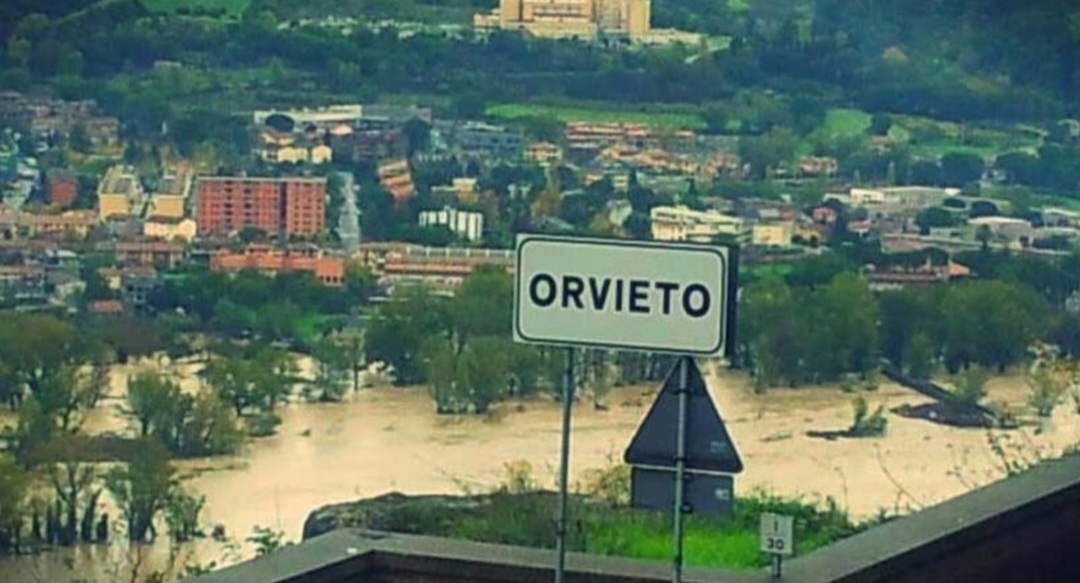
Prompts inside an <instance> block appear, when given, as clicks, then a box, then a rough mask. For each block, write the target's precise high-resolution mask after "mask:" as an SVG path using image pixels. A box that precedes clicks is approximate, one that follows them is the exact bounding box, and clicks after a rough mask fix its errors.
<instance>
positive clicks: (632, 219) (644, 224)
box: [623, 211, 652, 241]
mask: <svg viewBox="0 0 1080 583" xmlns="http://www.w3.org/2000/svg"><path fill="white" fill-rule="evenodd" d="M623 229H625V230H626V233H627V234H628V235H630V237H631V238H632V239H637V240H638V241H648V240H650V239H652V219H650V218H649V215H648V214H646V213H640V212H637V211H635V212H633V213H631V214H630V216H629V217H627V218H626V222H625V223H623Z"/></svg>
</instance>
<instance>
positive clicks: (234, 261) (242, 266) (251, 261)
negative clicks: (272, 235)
mask: <svg viewBox="0 0 1080 583" xmlns="http://www.w3.org/2000/svg"><path fill="white" fill-rule="evenodd" d="M248 269H253V270H256V271H261V272H263V273H269V274H275V275H276V274H279V273H291V272H307V273H310V274H312V275H313V276H314V277H315V279H318V280H319V281H320V282H322V283H324V284H326V285H330V286H340V285H343V284H344V282H345V260H344V259H342V258H341V257H327V256H325V255H323V253H322V251H321V250H320V249H319V248H318V247H316V246H314V245H301V246H295V247H290V248H288V249H275V248H272V247H269V246H267V245H249V246H248V247H247V248H246V249H244V250H243V251H242V252H239V253H236V252H232V251H229V250H227V249H220V250H218V251H216V252H215V253H214V254H213V255H211V256H210V270H211V271H219V272H227V273H233V272H237V271H244V270H248Z"/></svg>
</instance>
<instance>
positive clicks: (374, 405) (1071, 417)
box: [0, 363, 1080, 583]
mask: <svg viewBox="0 0 1080 583" xmlns="http://www.w3.org/2000/svg"><path fill="white" fill-rule="evenodd" d="M703 369H704V372H705V374H706V379H707V381H708V384H709V389H710V391H711V393H712V395H713V398H714V399H715V401H716V403H717V406H718V408H719V410H720V413H721V415H722V416H723V417H724V419H725V421H726V424H727V427H728V431H729V432H730V434H731V436H732V438H733V440H734V441H735V444H736V447H737V448H738V450H739V452H740V454H741V455H742V458H743V462H744V465H745V467H746V470H745V472H743V473H742V474H740V475H739V476H738V477H737V479H736V496H738V494H739V492H743V493H745V492H747V491H748V490H750V489H753V488H761V489H765V490H768V491H771V492H775V493H777V494H783V495H798V496H804V497H806V498H808V499H811V500H823V499H824V498H825V497H827V496H828V497H832V498H834V499H835V500H836V501H837V502H838V503H839V504H840V505H841V506H842V507H844V508H846V509H847V510H848V511H849V512H850V513H851V514H852V515H853V517H855V518H857V519H862V518H867V517H870V516H873V515H875V514H876V513H878V512H880V511H887V512H895V511H899V512H906V511H911V510H917V509H919V508H923V507H926V506H929V505H933V504H936V503H938V502H941V501H943V500H946V499H948V498H951V497H954V496H956V495H959V494H961V493H963V492H966V491H968V490H970V489H972V488H975V487H978V486H981V485H985V484H987V483H989V482H991V481H994V480H997V479H1000V478H1001V477H1002V476H1003V475H1004V469H1003V463H1002V460H1001V459H999V457H997V456H995V455H994V454H993V453H992V450H991V447H990V445H989V439H990V436H991V433H989V432H987V431H986V430H979V429H959V428H951V427H945V426H942V425H938V424H934V423H931V422H928V421H924V420H918V419H906V418H902V417H899V416H897V415H893V414H889V415H888V418H889V426H888V433H887V435H886V436H885V437H883V438H879V439H840V440H836V441H825V440H822V439H815V438H810V437H808V436H807V435H806V432H807V431H810V430H831V429H844V428H846V427H847V426H848V425H850V423H851V417H852V407H851V401H852V399H853V396H852V395H850V394H845V393H843V392H842V391H840V390H839V389H837V388H829V387H814V388H805V389H797V390H772V391H769V392H768V393H766V394H764V395H755V394H753V393H752V392H751V391H750V390H749V389H748V387H747V382H746V378H745V376H743V375H740V374H735V373H732V372H730V371H727V370H722V369H720V368H719V367H717V366H716V365H715V364H714V363H708V364H706V365H705V366H704V367H703ZM131 370H132V369H131V368H130V367H129V368H126V369H125V368H119V367H118V369H117V370H116V371H115V373H114V374H115V375H116V382H115V383H114V385H115V387H114V391H113V394H112V395H110V397H111V398H110V399H109V400H107V401H106V403H105V405H103V407H102V408H101V409H100V410H99V411H97V412H95V414H94V415H93V416H92V417H91V418H90V419H89V420H88V423H87V428H88V429H89V430H92V431H102V430H116V429H119V428H121V427H124V422H123V420H122V419H120V418H119V416H118V413H117V412H116V407H115V405H116V404H118V399H120V398H121V397H122V395H123V391H124V381H123V379H124V378H125V375H126V374H127V373H128V372H130V371H131ZM192 373H193V370H191V369H190V367H189V368H185V369H183V372H182V373H181V374H183V375H187V377H188V378H187V379H186V380H185V386H186V387H188V388H193V387H195V386H196V385H197V381H195V380H193V377H192V376H191V374H192ZM655 391H656V387H631V388H620V389H615V390H613V391H612V392H611V395H610V397H609V402H610V405H611V406H610V408H608V409H607V410H605V411H597V410H595V409H594V408H593V407H592V406H591V403H590V402H589V401H588V400H583V401H579V403H578V404H577V405H576V407H575V411H574V420H573V433H572V459H571V464H572V465H571V472H572V476H574V477H575V479H577V480H580V479H581V477H582V474H583V472H584V471H585V470H588V469H591V468H599V467H604V466H607V465H610V464H611V463H613V462H617V461H619V460H621V456H622V451H623V449H624V448H625V447H626V445H627V443H628V442H629V440H630V438H631V436H632V435H633V432H634V430H635V428H636V427H637V425H638V423H639V422H640V421H641V420H642V417H643V416H644V414H645V412H646V411H647V409H648V406H649V404H650V403H651V401H652V398H653V396H654V394H655ZM1026 393H1027V388H1026V385H1025V383H1024V382H1023V380H1022V379H1021V378H1020V377H1002V378H997V379H994V380H993V381H991V382H990V385H989V400H991V401H1003V402H1007V403H1010V404H1011V405H1013V406H1016V407H1022V406H1023V403H1024V400H1025V398H1026ZM863 395H864V396H865V398H866V399H867V401H868V403H869V405H870V407H871V408H875V407H877V406H878V405H884V406H885V407H886V408H887V409H889V408H892V407H895V406H898V405H901V404H905V403H908V404H919V403H925V402H927V399H926V398H924V397H922V396H920V395H918V394H915V393H914V392H912V391H910V390H907V389H904V388H901V387H899V386H897V385H894V384H890V383H885V384H883V385H882V387H881V388H880V389H879V390H877V391H874V392H869V393H864V394H863ZM1068 405H1069V406H1066V404H1063V405H1062V406H1060V407H1059V408H1058V410H1057V411H1056V413H1055V417H1054V419H1053V420H1052V421H1051V422H1050V423H1049V424H1048V426H1047V428H1046V430H1045V431H1043V432H1041V434H1039V435H1035V431H1034V430H1033V429H1028V430H1025V431H1012V432H1007V433H1000V432H995V433H994V434H993V435H999V436H1000V435H1007V436H1008V437H1007V440H1008V442H1007V443H1011V444H1014V445H1013V446H1009V445H1007V446H1006V449H1010V448H1011V447H1015V448H1016V452H1014V455H1017V456H1020V455H1023V456H1026V457H1027V458H1028V459H1032V460H1033V459H1035V458H1036V457H1038V456H1042V457H1049V456H1052V455H1056V454H1057V453H1060V451H1062V449H1063V448H1065V447H1067V446H1069V445H1072V444H1074V443H1077V442H1078V441H1080V416H1077V415H1076V413H1075V412H1074V410H1073V407H1071V403H1069V404H1068ZM280 414H281V416H282V419H283V423H282V425H281V427H280V428H279V431H278V434H277V435H275V436H273V437H270V438H266V439H259V440H255V441H253V442H251V443H250V445H248V446H247V447H246V448H245V450H244V451H243V452H241V453H240V454H239V455H235V456H228V457H221V458H214V459H208V460H188V461H184V462H181V463H180V465H181V467H182V468H183V469H184V470H185V471H189V472H197V475H196V477H194V478H193V479H191V480H190V482H189V483H188V487H189V488H191V489H193V490H195V491H197V492H198V493H201V494H203V495H205V496H206V498H207V506H206V509H205V511H204V514H203V516H202V519H203V522H204V523H205V524H207V525H212V524H222V525H224V526H225V528H226V532H227V534H228V535H229V536H230V537H234V538H235V539H236V540H238V541H241V542H242V541H243V539H244V538H245V537H246V536H248V535H249V534H250V533H251V531H252V529H253V528H254V527H255V526H266V527H270V528H272V529H275V530H281V531H284V533H285V536H286V538H287V539H288V540H299V538H300V534H301V529H302V526H303V522H304V519H305V518H306V517H307V515H308V513H309V512H311V511H312V510H314V509H315V508H317V507H319V506H322V505H325V504H330V503H335V502H342V501H348V500H354V499H357V498H363V497H369V496H375V495H379V494H383V493H385V492H390V491H400V492H405V493H413V494H419V493H443V494H453V493H461V492H464V491H478V490H479V491H483V490H486V489H488V488H491V487H492V486H494V485H496V484H498V483H499V482H500V481H501V479H502V478H503V476H504V466H505V464H507V463H508V462H511V461H515V460H527V461H529V462H530V463H531V464H532V466H533V468H534V470H535V474H536V477H537V478H538V480H539V481H540V482H541V484H542V485H544V486H548V487H553V486H554V484H555V475H556V467H557V464H558V452H559V426H560V424H559V419H560V417H559V406H558V404H557V403H555V402H553V401H551V400H546V399H539V400H533V401H528V402H524V403H521V402H508V403H504V404H501V405H499V406H498V407H497V408H496V409H495V410H494V412H493V414H492V415H490V416H487V417H475V416H466V417H447V416H438V415H436V414H435V412H434V407H433V404H432V402H431V399H430V397H429V396H428V395H427V393H426V391H424V390H422V389H395V388H390V387H378V388H375V389H366V390H363V391H361V392H360V393H359V394H357V395H351V396H350V397H349V400H348V401H347V402H345V403H340V404H326V405H315V404H302V403H295V404H291V405H288V406H286V407H284V408H283V409H282V410H281V413H280ZM2 421H3V419H0V422H2ZM113 515H114V516H115V513H113ZM123 546H124V545H111V546H110V547H98V548H93V547H86V548H79V549H65V550H60V551H55V552H49V553H44V554H41V555H38V556H34V557H14V558H6V559H2V560H0V583H7V582H9V581H10V582H15V581H20V582H22V581H28V580H30V581H32V580H41V581H57V580H62V579H68V580H71V579H73V578H76V577H77V578H81V579H98V580H116V579H118V578H121V577H126V576H128V575H127V574H129V573H130V570H131V566H132V565H131V564H130V558H131V553H130V552H125V551H124V549H123V548H122V547H123ZM187 552H188V553H190V558H191V559H192V560H194V561H196V562H200V563H207V562H209V561H216V562H217V563H218V564H219V565H222V564H227V563H231V562H235V561H238V560H241V559H243V558H247V557H249V556H251V554H252V548H251V545H248V544H238V545H237V544H234V545H232V546H231V547H226V546H224V545H222V544H220V543H214V542H212V541H209V540H204V541H200V542H199V543H197V544H196V545H195V546H193V547H190V548H189V549H187ZM166 554H167V553H166V551H165V550H164V548H162V547H161V546H159V547H158V548H155V549H154V550H153V552H152V556H151V557H150V559H148V561H147V563H146V565H144V566H143V567H142V568H143V569H144V570H145V569H146V568H147V565H159V564H162V562H163V561H164V558H163V557H164V555H166ZM103 565H105V566H104V567H103ZM118 574H119V575H120V577H118V576H117V575H118Z"/></svg>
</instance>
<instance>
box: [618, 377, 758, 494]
mask: <svg viewBox="0 0 1080 583" xmlns="http://www.w3.org/2000/svg"><path fill="white" fill-rule="evenodd" d="M686 367H687V375H686V377H687V379H686V380H687V387H688V389H689V395H688V399H687V406H686V469H687V470H698V471H704V472H724V473H732V474H737V473H739V472H741V471H742V469H743V465H742V460H741V459H739V452H737V451H735V443H734V442H732V441H731V436H730V435H728V432H727V429H726V428H725V427H724V422H723V421H722V420H721V419H720V413H719V412H717V410H716V405H714V404H713V401H712V398H711V397H709V391H708V390H707V389H706V388H705V381H704V379H702V378H701V371H700V370H698V367H697V364H696V363H695V362H694V359H692V358H687V364H686ZM678 389H679V363H678V362H676V363H675V366H674V367H673V368H672V370H671V372H670V373H668V376H667V379H665V380H664V387H663V388H662V389H661V390H660V394H659V395H657V396H656V401H654V402H653V404H652V408H650V409H649V413H648V414H647V415H646V416H645V420H644V421H643V422H642V423H641V425H640V426H639V427H638V430H637V433H636V434H634V438H633V439H632V440H630V447H628V448H626V454H625V455H624V456H623V459H624V460H625V461H626V463H628V464H633V465H647V466H657V467H665V468H674V467H675V443H676V433H677V431H678V427H679V390H678Z"/></svg>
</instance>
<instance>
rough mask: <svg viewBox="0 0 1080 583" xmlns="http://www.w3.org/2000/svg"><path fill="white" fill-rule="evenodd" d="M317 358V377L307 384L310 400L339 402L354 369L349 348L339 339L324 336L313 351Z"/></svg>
mask: <svg viewBox="0 0 1080 583" xmlns="http://www.w3.org/2000/svg"><path fill="white" fill-rule="evenodd" d="M311 355H312V357H314V359H315V377H314V378H313V379H312V380H311V381H310V382H309V383H308V384H307V385H306V386H305V388H304V394H305V395H307V398H308V399H309V400H315V401H320V402H337V401H340V400H341V399H342V397H344V395H345V391H346V390H347V388H348V385H349V380H350V377H351V376H352V373H353V371H354V370H355V369H354V368H353V362H352V359H351V358H350V355H349V352H348V349H347V348H346V346H345V345H344V344H343V343H342V342H341V341H340V340H338V339H334V338H330V337H328V336H324V337H322V338H320V339H319V340H318V341H316V343H315V346H314V347H313V348H312V351H311Z"/></svg>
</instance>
